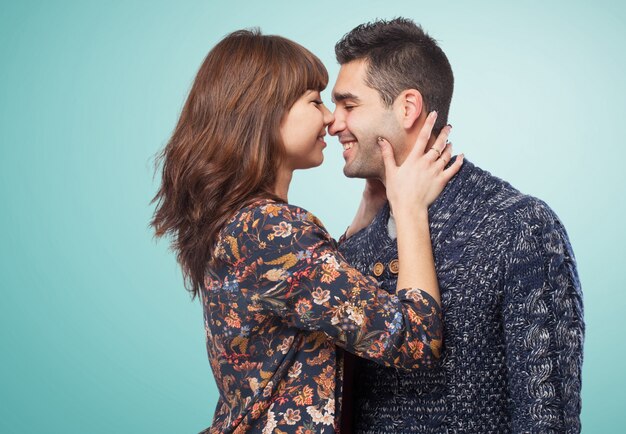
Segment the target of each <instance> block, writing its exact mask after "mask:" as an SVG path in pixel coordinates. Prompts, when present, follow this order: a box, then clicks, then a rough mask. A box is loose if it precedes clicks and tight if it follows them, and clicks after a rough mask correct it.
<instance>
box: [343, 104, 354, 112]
mask: <svg viewBox="0 0 626 434" xmlns="http://www.w3.org/2000/svg"><path fill="white" fill-rule="evenodd" d="M343 108H345V109H346V110H348V111H350V110H352V109H353V108H354V106H353V105H346V106H344V107H343Z"/></svg>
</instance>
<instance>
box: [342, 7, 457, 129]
mask: <svg viewBox="0 0 626 434" xmlns="http://www.w3.org/2000/svg"><path fill="white" fill-rule="evenodd" d="M335 55H336V56H337V61H338V62H339V64H340V65H343V64H345V63H348V62H351V61H353V60H361V59H363V60H365V61H366V62H367V75H366V83H367V85H368V86H370V87H371V88H373V89H376V90H377V91H378V93H379V94H380V96H381V98H382V100H383V102H384V103H385V104H386V105H387V106H391V105H392V104H393V101H394V100H395V99H396V98H397V97H398V95H400V93H401V92H402V91H404V90H406V89H417V90H418V91H419V92H420V93H421V94H422V98H423V100H424V104H425V106H426V107H425V109H426V111H427V112H430V111H432V110H436V111H437V122H436V124H435V128H434V130H435V131H439V130H441V128H443V127H444V126H445V125H446V123H447V122H448V111H449V109H450V101H451V99H452V91H453V89H454V77H453V75H452V68H451V67H450V62H448V58H447V57H446V55H445V54H444V52H443V50H442V49H441V48H439V46H438V45H437V42H436V41H435V40H434V39H433V38H431V37H430V36H429V35H428V34H427V33H426V32H424V30H423V29H422V28H421V26H419V25H417V24H415V22H413V21H412V20H409V19H407V18H395V19H393V20H390V21H385V20H377V21H374V22H371V23H365V24H361V25H360V26H357V27H355V28H354V29H352V30H351V31H350V32H349V33H347V34H346V35H345V36H344V37H343V38H341V40H340V41H339V42H337V44H336V45H335Z"/></svg>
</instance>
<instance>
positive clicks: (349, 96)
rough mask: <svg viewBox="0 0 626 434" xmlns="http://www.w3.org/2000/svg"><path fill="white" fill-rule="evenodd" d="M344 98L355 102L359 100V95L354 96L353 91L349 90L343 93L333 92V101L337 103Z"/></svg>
mask: <svg viewBox="0 0 626 434" xmlns="http://www.w3.org/2000/svg"><path fill="white" fill-rule="evenodd" d="M346 99H350V100H353V101H355V102H358V101H359V97H358V96H356V95H355V94H353V93H350V92H345V93H340V92H335V93H333V102H334V103H338V102H341V101H344V100H346Z"/></svg>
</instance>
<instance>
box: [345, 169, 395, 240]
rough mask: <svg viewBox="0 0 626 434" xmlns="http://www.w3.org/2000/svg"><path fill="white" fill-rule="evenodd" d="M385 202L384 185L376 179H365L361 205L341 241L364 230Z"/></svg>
mask: <svg viewBox="0 0 626 434" xmlns="http://www.w3.org/2000/svg"><path fill="white" fill-rule="evenodd" d="M386 202H387V195H386V192H385V185H384V184H383V183H382V182H381V181H379V180H378V179H366V180H365V189H364V190H363V196H362V197H361V203H360V204H359V208H358V209H357V211H356V215H355V216H354V220H352V223H351V224H350V226H349V227H348V229H347V230H346V232H345V234H344V236H343V237H342V239H346V238H350V237H351V236H352V235H354V234H356V233H357V232H359V231H360V230H361V229H364V228H366V227H367V226H368V225H369V224H370V223H371V222H372V220H374V217H376V214H378V212H379V211H380V209H381V208H382V207H383V205H384V204H385V203H386Z"/></svg>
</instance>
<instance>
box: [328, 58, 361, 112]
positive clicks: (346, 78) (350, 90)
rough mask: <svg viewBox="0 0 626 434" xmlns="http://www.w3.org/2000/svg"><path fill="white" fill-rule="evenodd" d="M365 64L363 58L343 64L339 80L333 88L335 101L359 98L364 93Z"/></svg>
mask: <svg viewBox="0 0 626 434" xmlns="http://www.w3.org/2000/svg"><path fill="white" fill-rule="evenodd" d="M363 66H364V62H363V61H362V60H353V61H352V62H349V63H346V64H344V65H341V69H340V70H339V75H338V76H337V81H336V82H335V86H334V88H333V94H332V99H333V102H335V103H337V102H341V101H344V100H346V99H349V100H358V99H359V95H360V94H362V93H363V91H364V89H363V88H364V87H365V83H364V82H363Z"/></svg>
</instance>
